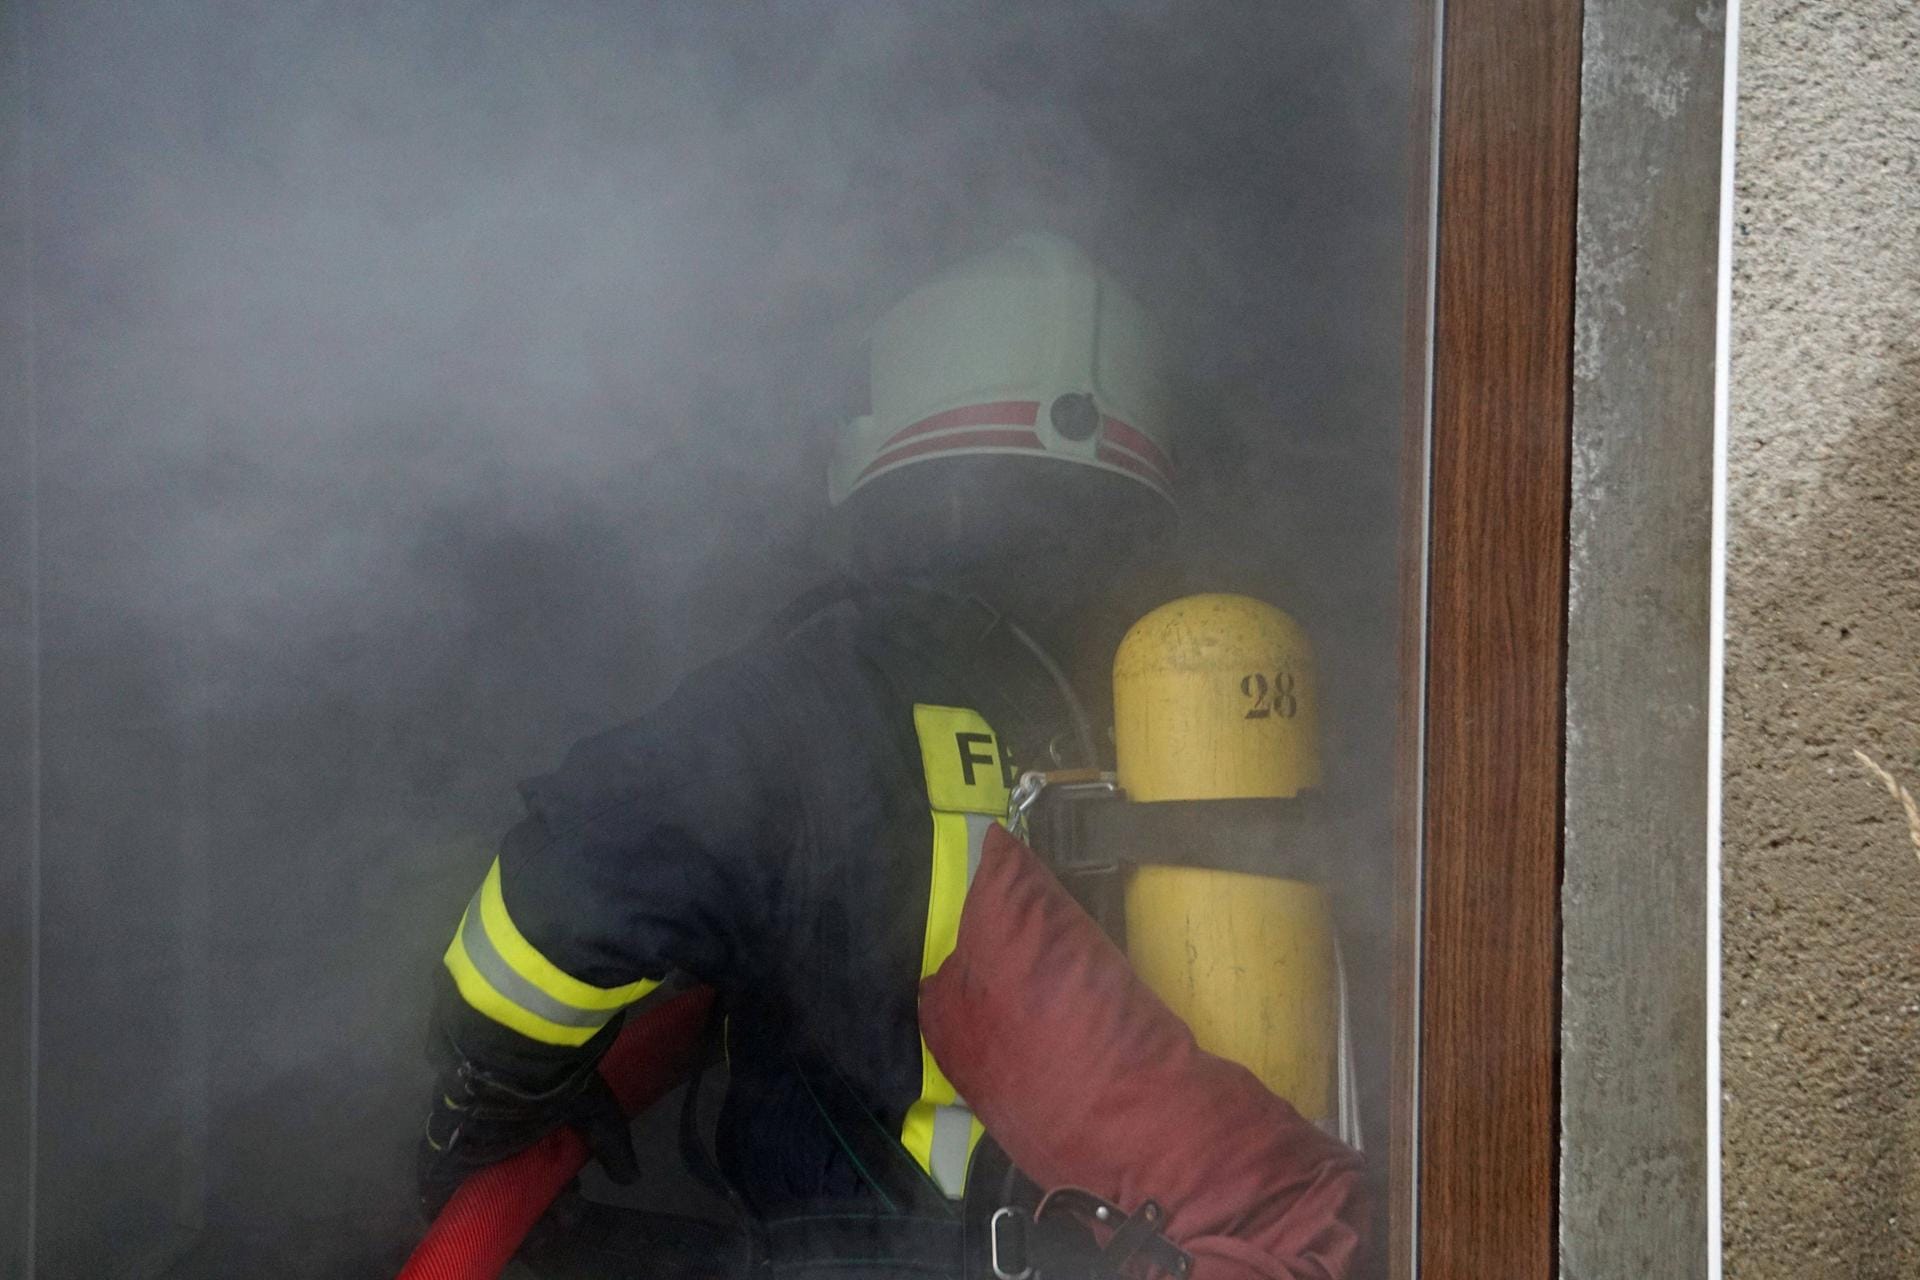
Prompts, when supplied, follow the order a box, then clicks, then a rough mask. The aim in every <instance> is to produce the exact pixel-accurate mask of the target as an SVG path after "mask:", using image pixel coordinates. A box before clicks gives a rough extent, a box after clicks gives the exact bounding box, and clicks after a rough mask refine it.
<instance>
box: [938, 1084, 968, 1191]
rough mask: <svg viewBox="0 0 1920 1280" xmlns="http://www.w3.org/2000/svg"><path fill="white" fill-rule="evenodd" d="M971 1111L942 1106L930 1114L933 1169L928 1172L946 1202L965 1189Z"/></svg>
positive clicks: (958, 1107)
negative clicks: (943, 1194)
mask: <svg viewBox="0 0 1920 1280" xmlns="http://www.w3.org/2000/svg"><path fill="white" fill-rule="evenodd" d="M972 1137H973V1112H971V1111H969V1110H967V1109H966V1108H965V1107H963V1106H959V1105H957V1104H956V1105H952V1106H945V1107H941V1108H939V1109H938V1110H936V1111H935V1112H934V1113H933V1151H932V1156H933V1158H932V1160H931V1161H929V1163H930V1164H931V1165H932V1166H933V1167H932V1168H931V1169H928V1170H927V1172H928V1173H930V1174H932V1175H933V1181H934V1183H935V1185H937V1186H938V1187H939V1188H940V1190H941V1191H943V1192H945V1193H946V1195H947V1197H948V1198H949V1199H954V1200H957V1199H959V1198H960V1196H961V1195H963V1194H964V1193H965V1192H966V1189H967V1157H968V1155H970V1154H971V1152H970V1151H969V1150H968V1148H969V1147H970V1146H972Z"/></svg>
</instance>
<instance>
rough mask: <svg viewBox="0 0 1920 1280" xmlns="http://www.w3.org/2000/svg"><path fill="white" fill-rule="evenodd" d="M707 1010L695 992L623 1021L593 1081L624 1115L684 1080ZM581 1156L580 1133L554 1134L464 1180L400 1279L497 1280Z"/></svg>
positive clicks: (707, 995) (700, 992) (706, 996)
mask: <svg viewBox="0 0 1920 1280" xmlns="http://www.w3.org/2000/svg"><path fill="white" fill-rule="evenodd" d="M712 1005H713V992H712V990H711V989H709V988H707V987H696V988H694V989H693V990H691V991H688V992H685V993H683V994H681V995H677V996H675V997H673V998H672V999H670V1000H667V1001H665V1002H663V1003H661V1004H660V1005H658V1006H656V1007H654V1008H652V1009H649V1010H647V1011H646V1012H645V1013H644V1014H642V1015H640V1016H638V1017H634V1018H629V1019H628V1021H627V1025H626V1026H625V1027H623V1028H622V1029H621V1031H620V1035H619V1037H618V1038H617V1039H616V1040H615V1041H614V1042H613V1045H612V1047H611V1048H609V1049H608V1050H607V1053H606V1056H605V1057H604V1058H602V1059H601V1060H600V1074H601V1075H603V1076H605V1077H606V1080H607V1084H608V1085H609V1086H610V1087H611V1088H612V1090H613V1096H614V1097H615V1098H617V1099H619V1101H620V1106H621V1107H622V1108H623V1109H624V1110H625V1111H626V1112H627V1114H628V1115H634V1114H636V1113H638V1112H640V1111H642V1110H644V1109H645V1108H646V1107H648V1106H649V1105H651V1104H652V1103H654V1102H656V1101H658V1100H659V1099H660V1098H661V1097H663V1096H665V1095H666V1094H667V1093H668V1092H669V1091H671V1090H672V1089H673V1087H674V1086H675V1085H677V1084H679V1083H680V1081H681V1080H683V1079H685V1078H686V1075H687V1072H688V1071H689V1070H691V1069H692V1067H693V1062H694V1057H695V1055H696V1054H697V1052H698V1050H699V1045H700V1031H701V1028H702V1027H703V1026H705V1025H706V1020H707V1010H708V1009H709V1008H711V1007H712ZM587 1154H588V1153H587V1144H586V1142H585V1141H584V1140H583V1139H582V1138H581V1137H580V1135H579V1134H577V1133H575V1132H574V1131H573V1130H572V1129H556V1130H554V1131H553V1132H552V1133H550V1134H548V1135H547V1136H546V1137H545V1138H543V1139H541V1140H540V1141H539V1142H537V1143H535V1144H534V1145H533V1146H531V1147H529V1148H527V1149H526V1150H525V1151H522V1152H521V1153H520V1154H519V1155H517V1156H514V1157H513V1158H512V1159H509V1160H502V1161H501V1162H500V1163H499V1164H496V1165H491V1166H489V1167H488V1168H485V1169H482V1170H481V1171H480V1172H478V1173H476V1174H474V1175H473V1176H472V1177H471V1178H468V1179H467V1180H466V1182H465V1183H463V1184H462V1185H461V1187H460V1189H459V1190H458V1191H456V1192H454V1193H453V1199H451V1200H449V1201H447V1206H446V1208H444V1209H442V1210H441V1211H440V1216H439V1217H437V1218H435V1219H434V1221H433V1225H432V1226H431V1227H429V1228H428V1229H427V1234H426V1238H425V1239H423V1240H422V1241H421V1242H420V1244H419V1246H418V1247H417V1248H415V1249H414V1251H413V1256H412V1257H410V1258H408V1259H407V1265H406V1266H405V1267H404V1268H402V1269H401V1271H400V1278H399V1280H497V1277H498V1276H499V1275H500V1272H501V1271H502V1270H503V1269H504V1268H505V1267H506V1265H507V1263H508V1261H510V1260H511V1259H512V1257H513V1255H514V1252H515V1251H516V1250H518V1249H519V1248H520V1242H521V1241H522V1240H525V1239H526V1237H527V1232H528V1231H530V1230H532V1228H533V1224H534V1223H536V1222H538V1221H539V1220H540V1215H541V1214H543V1213H545V1212H546V1211H547V1207H548V1206H549V1205H551V1204H552V1203H553V1200H554V1197H555V1196H558V1195H559V1194H560V1192H561V1190H562V1189H563V1188H565V1187H566V1185H567V1183H568V1181H569V1180H570V1179H572V1178H573V1176H574V1175H575V1174H577V1173H579V1172H580V1170H581V1168H582V1167H583V1166H585V1164H586V1163H587Z"/></svg>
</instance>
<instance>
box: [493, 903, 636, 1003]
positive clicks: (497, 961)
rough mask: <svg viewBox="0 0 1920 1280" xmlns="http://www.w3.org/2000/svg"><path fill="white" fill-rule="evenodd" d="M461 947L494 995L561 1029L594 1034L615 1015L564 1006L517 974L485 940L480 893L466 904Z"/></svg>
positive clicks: (504, 958)
mask: <svg viewBox="0 0 1920 1280" xmlns="http://www.w3.org/2000/svg"><path fill="white" fill-rule="evenodd" d="M482 892H484V886H483V889H482ZM460 945H461V946H463V947H465V948H466V951H467V959H469V960H471V961H472V962H473V967H474V968H475V969H477V970H478V971H479V973H480V976H481V977H483V978H485V979H486V980H487V982H488V983H489V984H490V985H491V986H492V987H493V989H494V990H495V991H498V992H499V993H500V994H501V995H502V996H504V997H505V998H507V999H508V1000H511V1001H512V1002H513V1003H515V1004H517V1005H519V1006H520V1007H521V1008H522V1009H525V1010H526V1011H527V1012H528V1013H531V1014H534V1015H535V1016H537V1017H541V1018H545V1019H546V1020H547V1021H548V1022H557V1023H559V1024H560V1025H561V1026H563V1027H592V1028H594V1029H596V1030H597V1029H598V1028H600V1027H604V1026H606V1025H607V1022H608V1020H609V1019H611V1018H612V1017H613V1015H614V1014H615V1013H616V1012H617V1010H613V1009H577V1008H575V1007H574V1006H573V1005H570V1004H563V1003H561V1002H560V1001H558V1000H555V999H554V998H553V997H552V996H550V995H548V994H547V993H546V992H544V991H542V990H541V989H540V988H538V987H536V986H534V985H533V984H532V983H531V982H528V981H527V980H526V979H525V978H523V977H521V976H520V975H519V974H518V973H516V972H515V971H514V968H513V966H512V965H510V964H508V963H507V961H506V957H504V956H502V955H501V954H500V952H499V951H498V950H497V949H495V947H494V945H493V939H492V938H490V937H488V936H487V926H486V925H485V924H484V923H483V922H482V921H481V919H480V894H479V893H476V894H474V895H473V901H472V902H469V903H468V904H467V916H466V919H465V920H463V921H462V922H461V924H460Z"/></svg>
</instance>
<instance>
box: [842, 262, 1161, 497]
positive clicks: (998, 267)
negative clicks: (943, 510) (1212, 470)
mask: <svg viewBox="0 0 1920 1280" xmlns="http://www.w3.org/2000/svg"><path fill="white" fill-rule="evenodd" d="M868 376H869V379H870V382H869V388H870V400H869V411H868V413H867V414H866V415H865V416H864V417H859V418H855V419H854V420H853V421H851V422H849V423H847V424H846V425H845V426H844V427H843V428H842V430H841V433H840V437H839V440H838V442H837V444H836V447H835V449H834V454H833V461H832V463H831V464H830V466H829V471H828V477H827V489H828V497H829V499H830V500H831V501H832V503H833V504H834V505H835V506H838V505H839V504H840V503H842V502H844V501H845V500H846V499H847V498H848V497H849V496H850V495H852V494H853V493H855V492H856V491H858V490H859V489H861V488H862V487H863V486H865V485H867V484H869V483H871V482H872V481H874V480H875V479H877V478H878V477H880V476H883V475H886V474H888V473H890V472H893V471H896V470H898V469H900V468H902V467H909V466H913V465H915V464H917V463H924V462H932V461H936V460H945V459H952V458H959V457H977V456H980V455H985V454H999V455H1011V456H1016V457H1027V458H1034V459H1043V460H1046V461H1048V462H1055V461H1057V462H1066V463H1072V464H1075V465H1078V466H1084V467H1093V468H1097V469H1099V470H1101V471H1106V472H1110V473H1113V474H1116V475H1121V476H1126V477H1128V478H1130V479H1132V480H1135V481H1138V482H1139V483H1141V484H1143V485H1146V486H1147V487H1148V488H1150V489H1151V490H1153V491H1154V492H1155V493H1157V494H1159V495H1160V496H1161V497H1163V498H1165V499H1167V501H1169V502H1171V501H1172V500H1173V482H1174V450H1173V444H1172V440H1171V428H1172V423H1171V412H1170V410H1171V407H1172V406H1171V398H1172V397H1171V394H1170V387H1169V379H1168V376H1167V368H1166V359H1165V355H1164V344H1163V342H1162V341H1161V339H1160V337H1159V335H1158V333H1157V332H1156V331H1155V329H1154V326H1153V324H1152V322H1151V320H1150V319H1149V318H1148V316H1147V313H1146V312H1145V311H1144V310H1143V309H1142V308H1141V307H1140V305H1139V304H1138V303H1137V302H1135V301H1134V300H1133V299H1132V298H1131V297H1129V296H1128V295H1127V294H1126V293H1125V292H1124V291H1123V290H1121V289H1120V287H1119V286H1118V285H1117V284H1115V283H1114V281H1113V279H1112V278H1111V277H1110V276H1108V275H1107V274H1106V273H1105V272H1103V271H1101V270H1100V269H1099V268H1098V267H1097V266H1095V265H1094V264H1093V262H1092V261H1090V260H1089V259H1088V258H1087V256H1086V254H1084V253H1082V252H1081V251H1080V249H1079V248H1078V247H1077V246H1075V245H1074V244H1072V243H1071V242H1070V241H1068V240H1065V239H1063V238H1061V237H1060V236H1056V235H1050V234H1045V233H1040V232H1029V233H1027V234H1025V235H1021V236H1017V237H1015V238H1014V239H1013V240H1011V241H1009V242H1008V243H1007V244H1005V245H1003V246H1002V247H1000V248H998V249H995V250H993V251H992V252H990V253H986V254H982V255H981V256H979V257H977V258H973V259H970V260H969V261H967V262H965V263H962V264H961V265H960V266H958V267H956V268H955V269H954V270H952V271H950V272H948V273H946V274H945V275H942V276H940V277H939V278H938V279H936V280H934V281H932V282H931V283H929V284H926V285H923V286H922V287H920V288H918V289H916V290H914V291H913V292H912V293H910V294H908V295H907V296H906V297H905V298H903V299H901V300H900V301H899V302H898V303H896V304H895V305H894V307H893V308H892V309H891V310H889V311H888V312H887V313H886V314H885V315H884V316H882V317H881V318H880V321H879V323H878V324H877V325H875V326H874V329H873V332H872V339H871V355H870V368H869V371H868Z"/></svg>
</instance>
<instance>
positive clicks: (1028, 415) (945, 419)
mask: <svg viewBox="0 0 1920 1280" xmlns="http://www.w3.org/2000/svg"><path fill="white" fill-rule="evenodd" d="M1039 420H1040V404H1039V402H1038V401H1035V400H995V401H993V402H991V403H989V404H963V405H961V406H960V407H959V408H958V409H948V410H946V411H945V412H942V413H936V414H934V415H933V416H932V417H930V418H922V419H920V421H918V422H916V423H914V424H913V425H912V426H910V427H907V428H905V429H903V430H901V431H896V432H894V434H893V435H892V437H890V438H889V439H888V440H887V442H886V443H885V444H883V445H881V446H880V448H881V449H882V450H886V449H891V448H893V446H895V445H897V444H899V443H900V442H901V441H902V440H911V439H913V438H914V437H915V436H924V435H927V434H928V433H930V432H934V431H950V430H952V429H953V428H955V427H1031V426H1032V425H1033V424H1034V423H1036V422H1038V421H1039Z"/></svg>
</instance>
